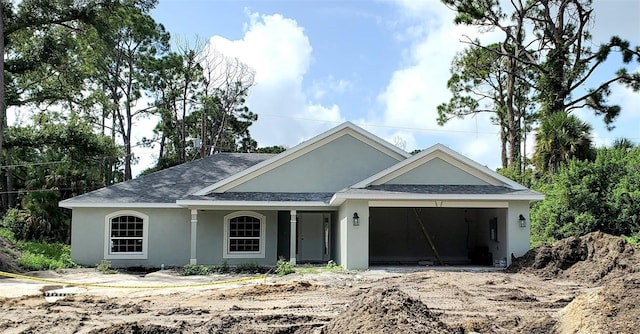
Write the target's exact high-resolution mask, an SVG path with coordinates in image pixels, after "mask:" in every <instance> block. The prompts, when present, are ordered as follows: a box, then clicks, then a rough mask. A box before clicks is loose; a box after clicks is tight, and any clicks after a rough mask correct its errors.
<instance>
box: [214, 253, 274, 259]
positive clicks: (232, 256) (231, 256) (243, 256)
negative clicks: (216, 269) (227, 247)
mask: <svg viewBox="0 0 640 334" xmlns="http://www.w3.org/2000/svg"><path fill="white" fill-rule="evenodd" d="M222 258H223V259H264V253H225V254H223V255H222Z"/></svg>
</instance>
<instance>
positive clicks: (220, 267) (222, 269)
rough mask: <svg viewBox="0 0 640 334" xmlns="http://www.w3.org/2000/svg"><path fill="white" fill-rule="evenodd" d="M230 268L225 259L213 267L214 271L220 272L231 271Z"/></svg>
mask: <svg viewBox="0 0 640 334" xmlns="http://www.w3.org/2000/svg"><path fill="white" fill-rule="evenodd" d="M230 269H231V268H230V267H229V264H228V263H227V261H224V262H222V263H221V264H220V265H217V266H215V268H213V271H214V272H216V273H218V274H226V273H228V272H229V270H230Z"/></svg>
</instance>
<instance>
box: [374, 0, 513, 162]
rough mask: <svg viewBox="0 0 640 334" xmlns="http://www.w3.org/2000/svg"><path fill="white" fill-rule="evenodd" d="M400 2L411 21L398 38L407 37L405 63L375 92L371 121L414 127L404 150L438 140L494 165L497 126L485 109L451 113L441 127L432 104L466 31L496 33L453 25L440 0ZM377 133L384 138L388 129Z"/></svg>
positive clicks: (444, 96)
mask: <svg viewBox="0 0 640 334" xmlns="http://www.w3.org/2000/svg"><path fill="white" fill-rule="evenodd" d="M399 5H400V7H401V10H402V13H404V14H405V15H406V16H407V17H408V18H409V19H408V20H411V18H415V19H414V20H413V22H415V23H414V24H412V25H410V26H409V27H407V28H405V30H404V31H403V32H402V33H401V34H400V35H401V38H400V39H401V40H402V39H408V40H411V41H412V42H411V43H410V46H409V47H408V49H407V50H404V53H405V56H406V59H405V61H404V63H403V64H401V65H400V67H399V68H398V69H397V70H396V71H394V72H393V74H392V75H391V78H390V80H389V83H388V84H387V86H386V88H385V89H384V91H383V92H382V93H381V94H380V95H379V97H378V99H379V101H380V102H381V103H382V104H383V106H384V111H383V112H382V114H381V115H377V116H376V118H377V119H375V120H371V122H374V123H375V122H377V123H382V124H385V125H388V126H395V127H403V128H406V129H413V131H412V134H411V138H412V141H413V143H409V142H408V143H407V150H409V151H411V150H413V149H416V148H426V147H429V146H431V145H433V144H435V143H436V142H441V143H443V144H445V145H448V146H450V147H451V148H453V149H455V150H457V151H459V152H460V153H462V154H465V155H467V156H469V157H470V158H472V159H475V160H477V161H479V162H480V163H482V164H487V165H489V167H491V168H495V167H498V166H499V164H500V143H499V139H498V136H497V135H496V133H497V131H498V129H497V128H496V127H495V126H493V125H491V122H490V119H489V117H490V115H487V114H481V115H478V116H477V117H467V118H465V119H462V120H458V119H454V120H451V121H449V122H448V123H447V124H445V125H444V126H442V127H441V126H439V125H438V124H437V116H438V115H437V106H438V105H439V104H441V103H444V102H447V101H448V99H449V98H450V97H451V94H450V92H449V90H448V89H447V87H446V82H447V80H448V79H449V77H450V76H451V73H450V67H451V60H452V59H453V57H454V56H455V54H456V52H459V51H462V50H463V49H464V48H465V47H466V44H464V43H461V42H460V40H463V39H466V36H470V37H471V38H475V37H479V38H481V39H483V40H485V41H492V40H495V39H496V36H497V35H496V34H495V33H487V34H483V35H480V34H479V32H478V30H477V28H475V27H466V26H456V25H454V24H453V12H451V11H450V10H448V9H447V8H446V7H445V6H443V5H442V3H441V2H440V1H412V0H406V1H400V2H399ZM376 133H378V134H381V135H382V136H383V137H385V138H389V134H388V133H389V131H386V133H385V131H384V130H378V131H377V132H376ZM405 136H406V134H405ZM414 145H416V146H414Z"/></svg>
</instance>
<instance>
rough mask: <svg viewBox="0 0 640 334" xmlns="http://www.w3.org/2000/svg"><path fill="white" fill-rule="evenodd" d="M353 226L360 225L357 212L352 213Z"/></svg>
mask: <svg viewBox="0 0 640 334" xmlns="http://www.w3.org/2000/svg"><path fill="white" fill-rule="evenodd" d="M353 226H360V217H358V213H357V212H354V213H353Z"/></svg>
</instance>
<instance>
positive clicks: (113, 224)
mask: <svg viewBox="0 0 640 334" xmlns="http://www.w3.org/2000/svg"><path fill="white" fill-rule="evenodd" d="M147 224H148V216H146V215H144V214H141V213H138V212H135V211H119V212H115V213H113V214H110V215H108V216H107V217H106V219H105V236H106V240H105V254H104V255H105V259H146V258H147V238H148V232H147V226H148V225H147Z"/></svg>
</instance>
